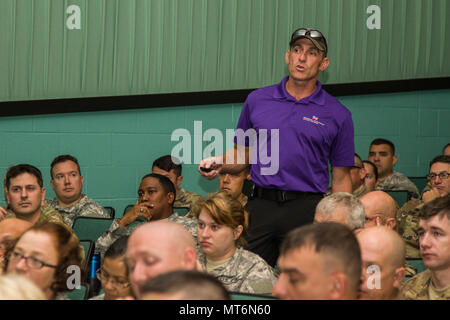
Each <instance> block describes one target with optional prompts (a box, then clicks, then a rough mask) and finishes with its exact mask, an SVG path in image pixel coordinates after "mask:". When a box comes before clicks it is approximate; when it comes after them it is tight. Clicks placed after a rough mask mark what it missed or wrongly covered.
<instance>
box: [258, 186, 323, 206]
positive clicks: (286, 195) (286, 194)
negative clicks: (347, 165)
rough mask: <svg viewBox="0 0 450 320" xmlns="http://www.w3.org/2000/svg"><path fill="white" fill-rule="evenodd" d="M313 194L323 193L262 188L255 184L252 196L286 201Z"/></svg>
mask: <svg viewBox="0 0 450 320" xmlns="http://www.w3.org/2000/svg"><path fill="white" fill-rule="evenodd" d="M313 194H317V195H321V193H314V192H301V191H287V190H279V189H267V188H261V187H258V186H257V185H254V189H253V192H252V197H254V198H261V199H266V200H272V201H277V202H285V201H289V200H294V199H299V198H302V197H305V196H307V195H313Z"/></svg>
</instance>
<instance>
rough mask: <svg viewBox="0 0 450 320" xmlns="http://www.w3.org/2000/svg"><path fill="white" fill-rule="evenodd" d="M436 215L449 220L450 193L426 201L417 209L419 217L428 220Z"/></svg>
mask: <svg viewBox="0 0 450 320" xmlns="http://www.w3.org/2000/svg"><path fill="white" fill-rule="evenodd" d="M436 215H438V216H439V217H440V218H443V217H444V216H446V217H447V219H448V220H450V194H448V195H446V196H444V197H439V198H436V199H434V200H433V201H430V202H428V203H426V204H425V205H424V206H423V207H422V208H421V209H420V211H419V219H423V220H428V219H430V218H432V217H434V216H436Z"/></svg>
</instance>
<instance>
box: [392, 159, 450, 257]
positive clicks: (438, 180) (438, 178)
mask: <svg viewBox="0 0 450 320" xmlns="http://www.w3.org/2000/svg"><path fill="white" fill-rule="evenodd" d="M449 173H450V156H445V155H440V156H437V157H435V158H434V159H433V160H431V162H430V170H429V174H428V175H427V177H428V179H429V180H430V183H431V187H432V188H431V189H430V190H428V191H426V192H424V193H423V195H422V200H418V199H411V200H409V201H408V202H407V203H405V204H404V205H403V206H402V207H401V209H400V210H399V211H398V213H397V224H398V232H399V234H400V235H401V236H402V238H403V240H404V241H405V242H406V256H407V257H409V258H419V257H420V254H419V236H418V234H417V230H418V229H419V218H418V215H419V212H420V209H421V208H422V207H423V206H424V205H425V204H426V203H428V202H430V201H432V200H434V199H436V198H439V197H444V196H446V195H448V194H450V179H449Z"/></svg>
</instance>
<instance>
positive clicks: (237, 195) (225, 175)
mask: <svg viewBox="0 0 450 320" xmlns="http://www.w3.org/2000/svg"><path fill="white" fill-rule="evenodd" d="M249 177H250V166H248V167H246V168H245V169H244V170H242V171H240V172H239V173H232V172H228V171H226V169H223V168H222V169H221V170H220V172H219V192H225V193H227V194H229V195H230V196H231V197H232V198H233V199H236V200H237V201H239V202H240V203H241V205H242V206H243V207H245V206H246V204H247V201H248V197H247V196H246V195H245V194H243V193H242V191H243V188H244V183H245V180H248V179H249ZM193 211H194V210H191V211H189V212H188V214H187V216H189V217H193V216H194V212H193Z"/></svg>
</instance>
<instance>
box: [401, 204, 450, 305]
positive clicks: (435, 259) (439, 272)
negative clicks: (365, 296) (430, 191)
mask: <svg viewBox="0 0 450 320" xmlns="http://www.w3.org/2000/svg"><path fill="white" fill-rule="evenodd" d="M418 233H419V245H420V255H421V256H422V259H423V262H424V264H425V266H426V267H427V268H428V269H427V270H425V271H424V272H421V273H419V274H417V275H416V276H414V277H413V278H411V279H409V280H408V281H406V282H405V283H403V285H402V287H401V292H402V294H403V295H404V296H405V298H406V299H410V300H450V195H446V196H443V197H439V198H436V199H434V200H432V201H431V202H428V203H427V204H425V205H424V206H423V207H422V209H421V210H420V213H419V232H418Z"/></svg>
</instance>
